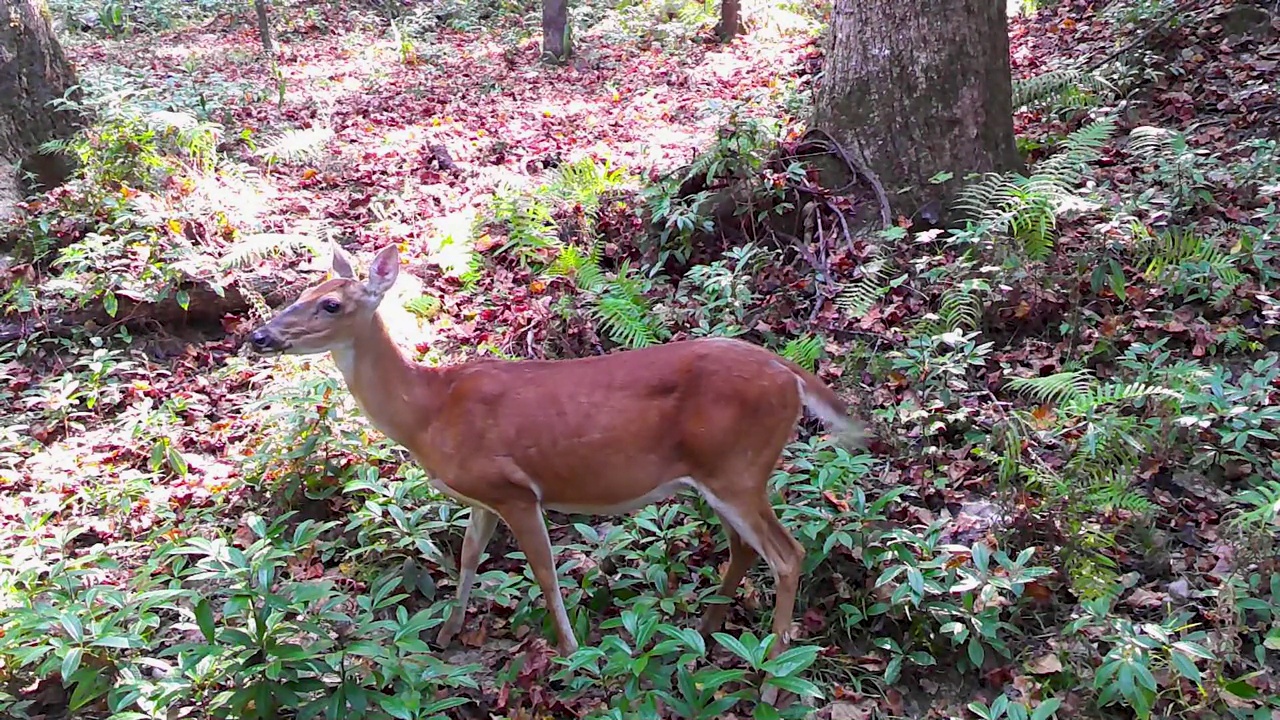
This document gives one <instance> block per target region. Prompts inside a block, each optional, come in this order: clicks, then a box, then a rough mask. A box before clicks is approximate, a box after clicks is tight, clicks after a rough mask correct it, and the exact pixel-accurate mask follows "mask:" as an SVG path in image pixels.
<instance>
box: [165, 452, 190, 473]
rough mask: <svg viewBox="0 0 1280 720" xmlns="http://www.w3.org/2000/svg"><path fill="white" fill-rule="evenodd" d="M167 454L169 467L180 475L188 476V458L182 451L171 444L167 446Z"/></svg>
mask: <svg viewBox="0 0 1280 720" xmlns="http://www.w3.org/2000/svg"><path fill="white" fill-rule="evenodd" d="M166 455H167V459H168V461H169V467H170V468H172V469H173V471H174V472H175V473H177V475H178V477H186V476H187V459H186V458H185V457H184V456H183V455H182V453H181V452H178V448H176V447H174V446H173V445H172V444H170V445H169V446H168V448H167V452H166Z"/></svg>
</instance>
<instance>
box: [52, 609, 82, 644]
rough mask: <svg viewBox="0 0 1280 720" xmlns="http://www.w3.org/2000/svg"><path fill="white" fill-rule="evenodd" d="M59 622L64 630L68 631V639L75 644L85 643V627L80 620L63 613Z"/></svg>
mask: <svg viewBox="0 0 1280 720" xmlns="http://www.w3.org/2000/svg"><path fill="white" fill-rule="evenodd" d="M58 622H59V623H60V624H61V625H62V629H64V630H66V631H67V637H70V638H71V639H72V641H74V642H84V625H82V624H81V623H80V618H79V617H77V616H75V615H73V614H71V613H63V614H62V615H61V616H59V617H58Z"/></svg>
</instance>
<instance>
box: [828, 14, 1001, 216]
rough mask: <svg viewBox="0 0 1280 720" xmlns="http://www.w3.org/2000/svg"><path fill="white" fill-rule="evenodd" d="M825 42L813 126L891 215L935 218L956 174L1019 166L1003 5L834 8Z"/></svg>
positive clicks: (957, 177)
mask: <svg viewBox="0 0 1280 720" xmlns="http://www.w3.org/2000/svg"><path fill="white" fill-rule="evenodd" d="M829 43H830V44H829V45H828V51H827V58H826V63H825V75H824V77H823V78H822V81H821V85H820V86H819V88H818V90H817V93H816V99H815V101H816V103H815V104H816V114H815V124H816V126H817V127H818V128H821V129H823V130H826V131H827V132H829V133H830V134H831V135H832V136H833V137H835V138H836V139H837V140H838V141H839V142H840V143H841V144H842V145H844V147H845V148H846V149H847V150H848V151H849V154H850V155H851V156H852V157H853V158H854V159H855V160H858V161H860V162H861V163H862V164H863V165H864V167H865V168H867V169H869V170H870V171H871V172H872V173H874V174H875V175H877V176H878V177H879V178H880V180H881V182H882V183H883V185H884V187H885V189H886V190H887V191H888V193H889V198H890V204H891V205H892V207H893V210H894V212H895V213H896V214H901V215H906V216H908V217H912V216H916V217H920V218H922V219H924V220H926V221H927V222H930V223H939V222H943V221H945V219H946V212H945V208H946V203H947V202H948V201H949V199H950V195H951V193H953V192H954V190H955V188H956V185H957V183H958V182H959V181H961V180H962V179H963V178H964V176H965V174H967V173H971V172H988V171H997V172H998V171H1005V170H1011V169H1014V168H1016V167H1018V166H1019V160H1018V153H1017V146H1016V143H1015V140H1014V134H1013V100H1012V92H1013V90H1012V76H1011V73H1010V68H1009V32H1008V20H1007V18H1006V14H1005V2H1004V1H1003V0H835V6H834V8H833V17H832V21H831V33H830V36H829ZM943 172H949V173H952V179H951V180H950V181H948V182H944V183H940V184H931V183H930V182H929V181H930V178H932V177H934V176H935V175H937V174H938V173H943Z"/></svg>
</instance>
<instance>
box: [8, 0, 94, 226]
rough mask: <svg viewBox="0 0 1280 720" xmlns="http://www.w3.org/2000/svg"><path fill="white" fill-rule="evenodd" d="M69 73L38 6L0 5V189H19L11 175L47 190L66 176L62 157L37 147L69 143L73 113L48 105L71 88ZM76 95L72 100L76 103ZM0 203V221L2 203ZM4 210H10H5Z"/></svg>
mask: <svg viewBox="0 0 1280 720" xmlns="http://www.w3.org/2000/svg"><path fill="white" fill-rule="evenodd" d="M75 82H76V79H75V73H74V71H73V70H72V68H71V64H70V63H69V62H67V58H66V56H65V55H64V54H63V53H62V46H61V45H59V44H58V39H57V38H56V37H55V36H54V34H53V28H52V27H51V26H50V24H49V11H48V9H47V8H46V7H45V4H44V0H0V173H4V174H6V179H5V181H3V182H0V188H5V187H8V188H10V192H14V191H15V190H16V189H17V188H18V187H20V186H19V185H18V184H17V183H16V182H15V181H14V177H15V175H16V173H17V172H18V171H19V170H21V171H22V172H23V174H24V175H25V174H28V173H29V174H31V175H33V176H34V178H35V183H34V185H35V186H36V187H45V188H48V187H53V186H56V185H58V184H60V183H62V182H63V181H64V180H66V179H67V177H68V176H69V175H70V174H71V171H72V170H73V169H74V166H73V164H72V160H71V159H70V158H69V157H67V156H65V155H64V154H60V153H59V154H44V153H41V152H39V148H40V145H41V144H43V143H45V142H47V141H49V140H60V139H66V138H69V137H71V136H72V135H73V134H74V133H75V132H76V130H77V129H78V128H79V127H80V123H81V117H80V115H79V113H77V112H75V111H72V110H68V109H54V108H52V107H50V106H49V102H50V101H52V100H56V99H59V98H62V97H63V96H64V95H66V93H67V89H68V88H70V87H72V86H74V85H75ZM77 97H78V93H77V94H73V96H72V99H77ZM13 199H14V198H12V197H10V198H3V197H0V215H2V214H4V212H5V208H4V205H5V202H6V200H8V201H9V202H12V201H13ZM9 207H12V206H11V205H10V206H9Z"/></svg>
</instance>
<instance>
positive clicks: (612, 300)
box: [593, 295, 658, 348]
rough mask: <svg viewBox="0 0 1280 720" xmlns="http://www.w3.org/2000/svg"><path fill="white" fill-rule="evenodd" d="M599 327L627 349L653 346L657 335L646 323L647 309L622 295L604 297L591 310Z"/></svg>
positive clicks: (656, 340)
mask: <svg viewBox="0 0 1280 720" xmlns="http://www.w3.org/2000/svg"><path fill="white" fill-rule="evenodd" d="M593 312H594V314H595V316H596V320H597V321H599V323H600V326H601V327H602V328H603V329H604V330H605V332H607V333H608V334H609V337H610V338H611V339H612V340H613V341H614V342H617V343H618V344H620V345H623V346H625V347H628V348H641V347H645V346H648V345H655V344H657V342H658V336H657V333H655V332H654V331H653V328H651V327H650V325H649V322H648V317H647V314H648V308H647V307H645V306H644V305H641V304H639V303H636V302H635V301H634V300H633V299H632V298H630V297H626V296H624V295H605V296H603V297H601V298H600V299H599V300H598V301H597V302H596V306H595V308H594V310H593Z"/></svg>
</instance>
